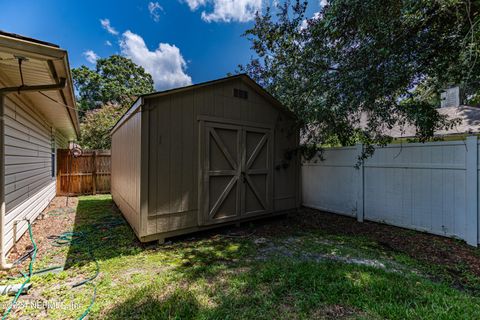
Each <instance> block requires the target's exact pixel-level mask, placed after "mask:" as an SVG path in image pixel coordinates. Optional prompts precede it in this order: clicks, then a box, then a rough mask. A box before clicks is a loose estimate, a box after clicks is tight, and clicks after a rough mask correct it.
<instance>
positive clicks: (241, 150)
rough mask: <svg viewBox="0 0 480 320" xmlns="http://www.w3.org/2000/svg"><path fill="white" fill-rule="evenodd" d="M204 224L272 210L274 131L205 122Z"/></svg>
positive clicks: (203, 168) (202, 216)
mask: <svg viewBox="0 0 480 320" xmlns="http://www.w3.org/2000/svg"><path fill="white" fill-rule="evenodd" d="M203 130H204V135H203V137H204V141H205V144H204V154H203V161H202V164H201V165H202V172H203V184H202V188H203V191H202V193H201V197H202V198H201V199H200V202H201V204H202V206H201V207H202V209H201V210H200V212H201V213H200V214H201V219H200V223H201V224H203V225H208V224H215V223H221V222H226V221H230V220H237V219H239V218H243V217H248V216H254V215H261V214H266V213H269V212H271V211H272V203H273V199H272V198H273V193H272V182H273V180H272V177H273V172H272V169H273V162H272V160H273V158H272V154H273V152H272V151H273V150H272V149H273V141H272V130H271V129H268V128H257V127H248V126H238V125H232V124H223V123H209V122H206V123H205V125H204V129H203Z"/></svg>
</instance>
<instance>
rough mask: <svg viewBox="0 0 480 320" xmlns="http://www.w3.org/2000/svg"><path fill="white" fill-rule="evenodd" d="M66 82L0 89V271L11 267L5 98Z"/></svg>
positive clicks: (63, 80) (62, 84)
mask: <svg viewBox="0 0 480 320" xmlns="http://www.w3.org/2000/svg"><path fill="white" fill-rule="evenodd" d="M65 84H66V80H65V79H63V78H62V79H60V82H59V83H58V84H53V85H51V84H49V85H40V86H20V87H7V88H1V89H0V151H1V155H0V204H1V207H0V269H2V270H6V269H10V268H11V267H12V264H10V263H7V257H6V252H5V251H6V250H5V214H6V212H5V96H6V95H7V94H8V93H12V92H17V93H20V92H25V91H51V90H60V89H63V88H64V87H65Z"/></svg>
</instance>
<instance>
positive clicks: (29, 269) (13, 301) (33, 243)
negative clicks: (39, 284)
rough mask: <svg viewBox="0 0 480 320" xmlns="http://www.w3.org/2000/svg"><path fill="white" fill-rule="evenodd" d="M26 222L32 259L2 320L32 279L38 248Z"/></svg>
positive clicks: (30, 228) (29, 225) (30, 227)
mask: <svg viewBox="0 0 480 320" xmlns="http://www.w3.org/2000/svg"><path fill="white" fill-rule="evenodd" d="M27 222H28V234H29V235H30V241H32V245H33V252H32V259H31V260H30V264H29V265H28V275H26V274H22V275H23V277H24V278H25V281H24V282H23V283H22V286H21V287H20V289H19V290H18V292H17V294H16V295H15V297H13V300H12V303H11V304H10V306H8V308H7V309H6V310H5V312H4V313H3V316H2V320H5V319H7V317H8V315H9V314H10V312H12V308H13V306H14V305H15V303H17V300H18V298H19V297H20V295H21V294H22V292H23V289H24V288H25V286H26V285H27V283H29V282H30V279H31V278H32V274H33V263H34V262H35V259H36V258H37V251H38V248H37V244H36V243H35V240H34V239H33V232H32V225H31V223H30V221H29V220H27Z"/></svg>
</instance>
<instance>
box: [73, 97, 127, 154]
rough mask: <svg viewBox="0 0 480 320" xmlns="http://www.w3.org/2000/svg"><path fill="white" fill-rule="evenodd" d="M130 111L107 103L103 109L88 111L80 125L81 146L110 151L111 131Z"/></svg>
mask: <svg viewBox="0 0 480 320" xmlns="http://www.w3.org/2000/svg"><path fill="white" fill-rule="evenodd" d="M127 109H128V106H127V107H122V106H120V105H116V104H112V103H107V104H106V105H104V106H103V107H101V108H99V109H95V110H91V111H88V112H87V113H86V115H85V118H84V119H83V121H82V123H81V124H80V133H81V134H80V141H79V142H80V145H81V146H82V147H83V148H87V149H110V146H111V139H110V129H111V128H112V127H113V126H114V125H115V124H116V123H117V121H118V120H119V119H120V118H121V116H122V115H123V114H124V113H125V111H126V110H127Z"/></svg>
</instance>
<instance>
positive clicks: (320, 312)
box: [0, 196, 480, 319]
mask: <svg viewBox="0 0 480 320" xmlns="http://www.w3.org/2000/svg"><path fill="white" fill-rule="evenodd" d="M65 200H66V199H65V198H63V199H62V198H59V199H56V201H55V202H54V205H53V206H52V207H51V208H49V209H48V210H46V212H45V217H44V219H40V220H37V222H36V223H35V224H34V227H33V233H34V238H35V241H36V242H37V244H38V246H39V251H38V256H37V261H36V262H35V265H34V271H38V270H40V269H42V268H46V267H51V266H57V265H61V266H62V267H64V270H62V269H60V270H55V272H54V273H46V274H45V273H44V274H40V275H35V276H34V277H33V278H32V284H33V287H32V289H31V290H30V291H29V293H28V294H27V295H23V296H22V297H21V298H20V300H19V302H18V305H17V307H16V308H15V309H14V310H13V311H12V313H11V314H10V317H9V318H17V319H21V318H24V319H25V318H27V319H30V318H39V319H75V318H79V317H80V316H81V315H82V314H83V313H84V312H85V311H86V310H87V309H88V306H89V305H90V303H91V301H92V298H93V297H94V288H95V286H96V296H95V303H94V304H93V307H92V308H91V310H90V314H89V317H90V318H91V319H384V318H389V319H419V318H421V319H479V318H480V308H479V306H480V297H479V293H480V271H479V267H480V251H479V250H477V249H474V248H471V247H468V246H466V245H465V244H464V243H463V242H460V241H457V240H452V239H446V238H441V237H436V236H432V235H428V234H423V233H418V232H413V231H408V230H404V229H400V228H395V227H390V226H384V225H380V224H375V223H369V222H365V223H358V222H356V221H355V220H354V219H350V218H347V217H342V216H338V215H333V214H326V213H321V212H319V211H316V210H310V209H302V210H299V211H298V212H292V213H290V214H288V215H286V216H284V217H279V218H275V219H265V220H262V221H258V222H255V223H247V224H245V225H242V226H241V227H239V228H223V229H217V230H213V231H209V232H203V233H197V234H194V235H187V236H183V237H178V238H174V239H172V240H171V241H170V242H167V244H166V245H163V246H157V245H156V244H141V243H139V242H138V241H137V240H136V238H135V236H134V235H133V233H132V231H131V229H130V228H129V226H128V225H127V224H126V223H125V222H124V220H123V219H122V218H121V215H120V214H119V212H118V210H117V209H116V207H115V205H114V204H113V203H112V201H111V198H110V197H109V196H96V197H80V198H78V204H77V199H75V198H73V200H72V198H70V200H69V204H70V207H69V208H66V207H65V206H64V205H65ZM75 207H76V211H75V210H74V209H75ZM66 231H73V232H75V234H76V235H80V236H79V237H78V238H74V240H73V242H72V243H71V244H68V241H67V245H65V244H64V242H62V241H59V239H58V238H56V236H58V235H61V234H62V233H63V232H66ZM61 239H63V238H61ZM61 239H60V240H61ZM59 244H60V245H59ZM17 250H18V252H16V253H13V254H11V256H10V257H9V259H10V261H13V260H15V259H16V258H18V257H19V256H22V255H23V254H24V252H26V251H28V250H31V242H30V240H29V237H28V234H27V235H25V236H24V237H23V238H22V239H21V240H20V241H19V243H18V244H17ZM96 262H98V266H99V268H100V273H99V275H98V277H97V278H96V279H94V280H93V281H91V282H89V283H87V284H85V285H81V286H78V287H75V288H72V285H73V284H76V283H78V282H79V281H82V280H84V279H89V278H91V277H92V276H94V275H95V273H96V270H97V268H96ZM27 267H28V261H25V262H24V263H23V264H22V265H21V267H20V268H17V269H16V270H12V271H11V272H9V274H8V275H7V274H5V273H4V274H3V277H2V279H3V280H2V283H3V284H6V283H8V284H11V283H20V282H21V281H22V279H17V280H15V279H7V278H6V276H14V275H17V274H18V271H19V270H26V269H27ZM9 301H11V297H6V296H1V297H0V303H2V304H3V306H7V305H8V303H9Z"/></svg>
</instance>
